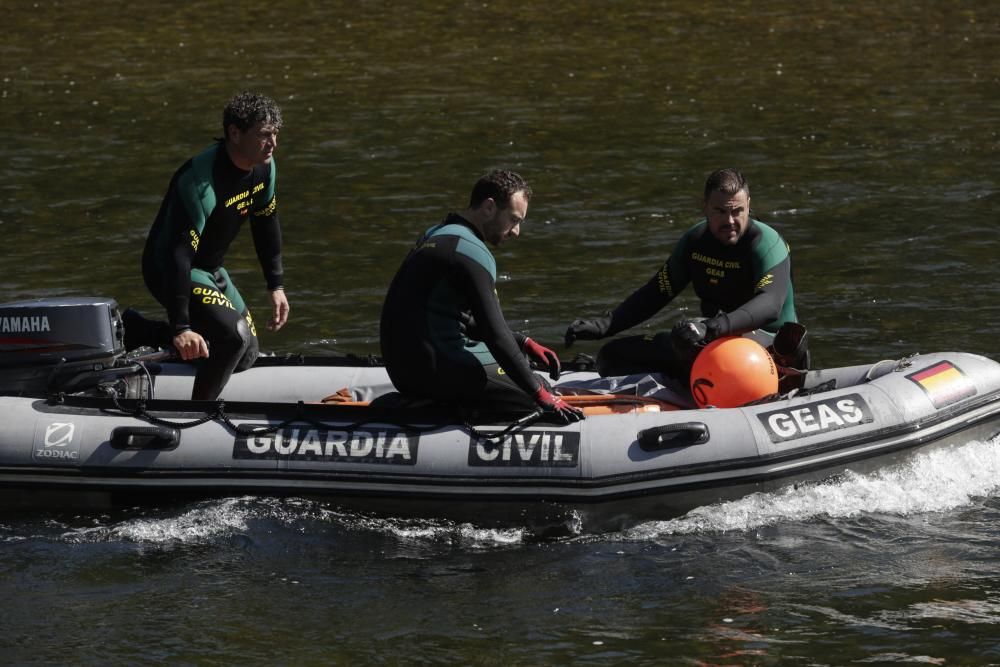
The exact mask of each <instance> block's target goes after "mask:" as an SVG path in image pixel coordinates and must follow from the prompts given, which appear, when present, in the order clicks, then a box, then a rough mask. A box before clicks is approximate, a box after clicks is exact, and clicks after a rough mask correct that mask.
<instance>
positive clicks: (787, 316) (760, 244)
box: [599, 219, 797, 377]
mask: <svg viewBox="0 0 1000 667" xmlns="http://www.w3.org/2000/svg"><path fill="white" fill-rule="evenodd" d="M791 273H792V271H791V259H790V256H789V253H788V245H787V244H786V243H785V241H784V239H782V238H781V236H780V235H779V234H778V232H777V231H775V230H774V229H773V228H772V227H770V226H769V225H766V224H764V223H762V222H760V221H757V220H753V219H751V220H749V221H748V224H747V230H746V232H745V233H744V234H743V236H742V237H741V238H740V240H739V241H738V242H737V243H736V245H732V246H729V245H724V244H722V243H720V242H719V241H718V240H717V239H716V238H715V237H714V236H713V235H712V233H711V232H710V231H709V229H708V223H707V221H702V222H701V223H699V224H697V225H695V226H694V227H692V228H691V229H689V230H688V231H687V232H686V233H685V234H684V236H682V237H681V239H680V241H678V242H677V245H676V246H675V247H674V250H673V252H672V253H671V254H670V257H669V258H668V259H667V261H666V262H664V264H663V266H662V267H661V268H660V270H659V271H657V272H656V273H655V274H654V275H653V277H652V278H650V279H649V281H648V282H647V283H646V284H645V285H643V286H642V287H640V288H639V289H637V290H636V291H635V292H633V293H632V294H631V295H630V296H629V297H628V298H627V299H625V301H623V302H622V303H621V305H619V306H618V307H617V308H615V309H614V311H612V313H611V322H610V326H609V327H608V329H607V331H606V332H605V335H606V336H613V335H614V334H616V333H618V332H621V331H624V330H625V329H628V328H630V327H633V326H635V325H637V324H640V323H641V322H645V321H646V320H647V319H649V318H650V317H652V316H653V315H655V314H656V313H657V312H659V311H660V310H661V309H662V308H663V307H664V306H666V305H667V304H668V303H670V302H671V301H672V300H673V299H674V297H676V296H677V295H678V294H680V292H681V291H682V290H683V289H684V288H685V287H687V286H688V284H692V285H693V286H694V291H695V294H697V295H698V298H699V299H700V300H701V314H702V316H703V317H706V318H709V317H714V316H719V320H720V322H721V324H722V329H721V330H720V331H719V335H720V336H738V335H746V336H748V337H751V338H754V339H755V340H757V341H758V342H760V343H761V344H763V345H764V346H767V345H768V344H769V343H770V341H771V339H772V338H773V334H774V333H775V332H776V331H777V330H778V328H779V327H781V325H782V324H784V323H785V322H796V321H797V319H796V315H795V297H794V289H793V287H792V276H791ZM599 362H600V366H601V372H602V374H605V375H624V374H628V373H632V372H638V370H639V369H643V368H644V369H645V370H651V369H652V368H659V369H662V370H665V371H667V372H668V373H671V374H673V375H677V376H680V377H686V372H687V369H686V368H685V367H684V364H683V363H681V362H680V360H678V359H677V358H676V357H675V355H674V351H673V347H672V345H671V343H670V339H669V334H668V333H663V334H657V335H655V336H632V337H628V338H622V339H619V340H616V341H612V342H610V343H608V344H607V345H605V346H604V347H603V348H602V349H601V352H600V359H599Z"/></svg>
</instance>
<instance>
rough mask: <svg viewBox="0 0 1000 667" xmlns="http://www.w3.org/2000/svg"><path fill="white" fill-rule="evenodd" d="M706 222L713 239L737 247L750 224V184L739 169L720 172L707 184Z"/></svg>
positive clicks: (711, 175)
mask: <svg viewBox="0 0 1000 667" xmlns="http://www.w3.org/2000/svg"><path fill="white" fill-rule="evenodd" d="M703 205H704V211H705V219H706V220H708V230H709V232H711V234H712V236H714V237H715V238H716V240H718V241H719V243H722V244H723V245H736V243H737V242H738V241H739V240H740V239H741V238H742V237H743V234H744V233H745V232H746V230H747V226H748V225H749V224H750V184H749V183H747V179H746V177H744V176H743V174H741V173H740V171H739V170H738V169H733V168H729V169H719V170H718V171H714V172H712V173H711V174H710V175H709V177H708V180H706V181H705V199H704V203H703Z"/></svg>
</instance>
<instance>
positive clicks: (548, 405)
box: [535, 387, 584, 424]
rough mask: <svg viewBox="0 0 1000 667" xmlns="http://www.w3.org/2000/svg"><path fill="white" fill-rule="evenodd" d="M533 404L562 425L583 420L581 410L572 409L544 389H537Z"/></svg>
mask: <svg viewBox="0 0 1000 667" xmlns="http://www.w3.org/2000/svg"><path fill="white" fill-rule="evenodd" d="M535 403H538V405H539V406H541V408H542V409H543V410H545V412H548V413H551V414H554V415H555V416H556V417H558V418H559V419H560V420H561V421H562V423H564V424H572V423H573V422H578V421H582V420H583V419H584V416H583V410H581V409H580V408H574V407H573V406H572V405H570V404H569V403H567V402H566V401H564V400H562V398H560V397H559V396H556V395H555V394H553V393H552V392H550V391H549V390H548V389H546V388H545V387H539V388H538V391H536V392H535Z"/></svg>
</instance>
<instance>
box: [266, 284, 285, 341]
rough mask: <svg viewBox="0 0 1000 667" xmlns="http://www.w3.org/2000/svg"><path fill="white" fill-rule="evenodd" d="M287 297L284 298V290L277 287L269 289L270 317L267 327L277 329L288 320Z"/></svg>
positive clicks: (272, 329)
mask: <svg viewBox="0 0 1000 667" xmlns="http://www.w3.org/2000/svg"><path fill="white" fill-rule="evenodd" d="M288 310H289V308H288V299H287V298H285V290H284V289H282V288H280V287H279V288H278V289H275V290H271V319H270V320H268V323H267V328H268V329H270V330H271V331H277V330H278V329H280V328H281V327H283V326H285V322H287V321H288Z"/></svg>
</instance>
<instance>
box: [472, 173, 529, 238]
mask: <svg viewBox="0 0 1000 667" xmlns="http://www.w3.org/2000/svg"><path fill="white" fill-rule="evenodd" d="M530 199H531V186H530V185H528V184H527V183H526V182H525V180H524V179H523V178H521V176H520V175H518V174H516V173H514V172H513V171H508V170H506V169H494V170H493V171H491V172H489V173H488V174H486V175H485V176H483V177H482V178H480V179H479V180H478V181H476V185H475V186H474V187H473V188H472V196H471V197H469V209H468V217H469V221H470V222H472V223H473V224H474V225H475V226H476V227H477V228H478V229H479V231H480V232H482V234H483V238H485V239H486V240H487V241H488V242H489V243H491V244H493V245H495V246H497V245H500V244H501V243H503V242H504V241H505V240H506V239H508V238H511V237H513V238H517V236H518V235H519V234H520V233H521V223H522V222H524V218H525V217H526V216H527V215H528V201H529V200H530Z"/></svg>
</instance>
